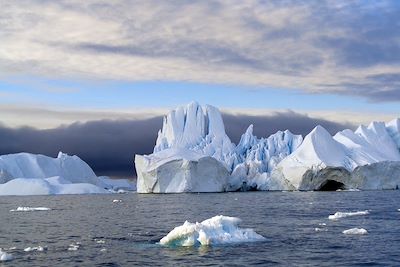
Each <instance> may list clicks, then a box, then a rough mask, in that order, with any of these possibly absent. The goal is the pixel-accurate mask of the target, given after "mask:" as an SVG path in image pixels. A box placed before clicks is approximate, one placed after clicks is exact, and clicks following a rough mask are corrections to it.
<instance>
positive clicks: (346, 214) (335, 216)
mask: <svg viewBox="0 0 400 267" xmlns="http://www.w3.org/2000/svg"><path fill="white" fill-rule="evenodd" d="M368 214H369V211H368V210H363V211H355V212H340V211H338V212H336V213H335V214H333V215H329V217H328V219H329V220H338V219H341V218H345V217H350V216H360V215H368Z"/></svg>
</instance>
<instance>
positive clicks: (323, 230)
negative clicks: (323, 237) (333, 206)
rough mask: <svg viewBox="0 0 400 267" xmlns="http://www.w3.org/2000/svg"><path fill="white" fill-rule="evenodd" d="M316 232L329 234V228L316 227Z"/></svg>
mask: <svg viewBox="0 0 400 267" xmlns="http://www.w3.org/2000/svg"><path fill="white" fill-rule="evenodd" d="M314 231H315V232H327V231H328V229H327V228H319V227H316V228H314Z"/></svg>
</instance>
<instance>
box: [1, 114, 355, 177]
mask: <svg viewBox="0 0 400 267" xmlns="http://www.w3.org/2000/svg"><path fill="white" fill-rule="evenodd" d="M223 119H224V122H225V127H226V132H227V134H228V136H230V137H231V138H232V141H233V142H235V143H237V142H238V141H239V139H240V136H241V135H242V134H243V133H244V131H245V130H246V128H247V127H248V126H249V124H251V123H252V124H254V132H255V134H256V135H257V136H259V137H266V136H269V135H270V134H272V133H275V132H276V131H277V130H284V129H290V130H291V131H292V132H293V133H296V134H303V135H306V134H307V133H308V132H309V131H310V130H311V129H312V128H313V127H315V126H316V125H317V124H320V125H322V126H324V127H326V128H327V130H328V131H330V132H331V133H335V132H337V131H339V130H342V129H344V128H348V127H350V128H354V127H353V125H350V124H339V123H335V122H331V121H328V120H322V119H315V118H312V117H308V116H307V115H303V114H299V113H295V112H292V111H288V112H278V113H275V114H272V115H268V116H251V115H232V114H227V113H224V114H223ZM161 126H162V116H157V117H153V118H147V119H130V120H97V121H89V122H85V123H73V124H71V125H67V126H60V127H58V128H54V129H42V130H40V129H35V128H31V127H21V128H9V127H6V126H4V125H0V140H5V141H4V142H0V155H3V154H9V153H18V152H30V153H40V154H45V155H48V156H53V157H55V156H57V153H58V152H59V151H63V152H65V153H68V154H71V155H73V154H75V155H78V156H79V157H81V158H82V159H83V160H85V161H86V162H87V163H88V164H89V165H90V166H91V167H92V168H93V169H94V170H95V172H96V173H97V174H98V175H110V176H119V177H121V176H122V177H133V176H135V170H134V165H133V160H134V155H135V154H150V153H152V151H153V147H154V145H155V140H156V138H157V132H158V130H159V129H160V128H161Z"/></svg>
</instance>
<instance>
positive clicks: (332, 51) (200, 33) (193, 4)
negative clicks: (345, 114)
mask: <svg viewBox="0 0 400 267" xmlns="http://www.w3.org/2000/svg"><path fill="white" fill-rule="evenodd" d="M0 5H1V9H0V38H1V43H0V75H1V76H3V78H4V79H8V78H10V77H15V76H16V75H17V76H18V75H22V76H30V75H36V76H41V77H54V76H56V77H58V78H65V79H68V78H72V79H76V78H78V79H79V78H82V79H99V78H100V79H116V80H128V81H143V80H146V81H152V80H158V81H159V80H161V81H191V82H200V83H221V84H241V85H243V84H244V85H250V86H254V85H256V86H261V87H274V88H282V89H288V90H290V89H293V88H296V89H300V90H304V91H307V92H316V93H321V92H322V93H335V94H341V95H351V96H357V97H363V98H366V99H368V100H370V101H373V102H388V101H400V90H399V85H400V84H399V77H400V46H399V38H400V27H399V26H398V25H399V24H400V16H399V14H400V4H399V2H398V1H394V0H393V1H390V0H387V1H328V0H326V1H322V0H318V1H312V0H311V1H262V0H259V1H257V0H248V1H235V0H234V1H230V0H210V1H184V0H173V1H155V0H137V1H100V0H98V1H97V0H88V1H74V0H69V1H64V0H60V1H38V0H22V1H18V2H16V1H7V0H5V1H0Z"/></svg>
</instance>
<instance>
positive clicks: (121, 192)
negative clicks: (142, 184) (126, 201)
mask: <svg viewBox="0 0 400 267" xmlns="http://www.w3.org/2000/svg"><path fill="white" fill-rule="evenodd" d="M126 193H128V191H126V190H124V189H118V190H117V194H126Z"/></svg>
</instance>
